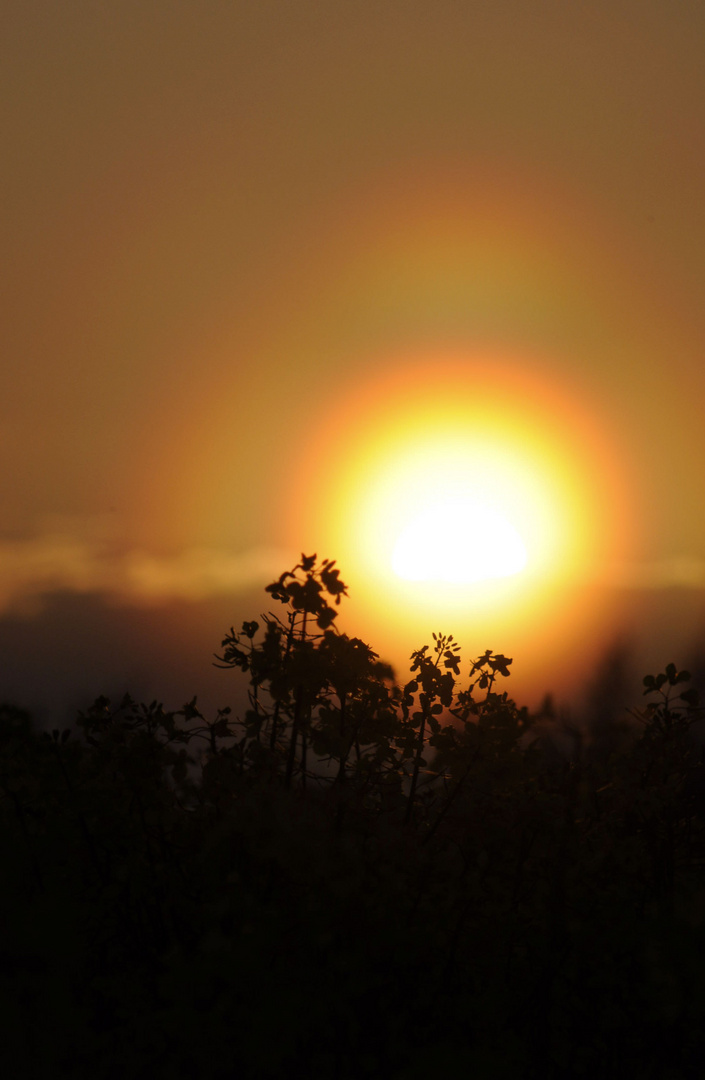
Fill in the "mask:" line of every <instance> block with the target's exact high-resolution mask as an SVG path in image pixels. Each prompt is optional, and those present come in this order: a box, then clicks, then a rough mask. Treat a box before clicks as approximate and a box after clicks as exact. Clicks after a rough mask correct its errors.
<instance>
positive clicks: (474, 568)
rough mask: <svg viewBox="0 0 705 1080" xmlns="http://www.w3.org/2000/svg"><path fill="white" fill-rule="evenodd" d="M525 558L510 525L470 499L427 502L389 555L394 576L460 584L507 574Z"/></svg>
mask: <svg viewBox="0 0 705 1080" xmlns="http://www.w3.org/2000/svg"><path fill="white" fill-rule="evenodd" d="M526 562H527V555H526V548H525V546H524V543H523V541H522V539H521V537H520V535H519V533H518V532H517V530H516V529H515V528H514V526H513V525H511V524H510V523H509V522H508V521H507V520H506V518H504V517H502V515H501V514H498V513H496V512H495V511H494V510H492V509H491V508H490V507H487V506H484V505H483V504H482V503H479V502H475V501H472V500H469V499H463V500H462V501H453V502H450V501H446V502H440V503H435V504H434V505H432V506H427V507H426V508H425V509H424V510H423V511H421V512H420V513H419V514H418V515H417V516H416V517H414V518H413V519H412V521H411V522H410V523H409V524H408V525H407V526H406V528H404V529H403V530H402V532H401V534H400V536H399V538H398V540H397V542H396V545H395V548H394V552H393V555H392V569H393V570H394V572H395V574H397V576H398V577H401V578H404V579H405V580H407V581H444V582H448V583H451V584H459V585H460V584H462V585H465V584H470V583H471V582H475V581H487V580H488V579H490V578H503V577H510V576H511V575H512V574H518V573H519V572H520V571H521V570H523V569H524V567H525V566H526Z"/></svg>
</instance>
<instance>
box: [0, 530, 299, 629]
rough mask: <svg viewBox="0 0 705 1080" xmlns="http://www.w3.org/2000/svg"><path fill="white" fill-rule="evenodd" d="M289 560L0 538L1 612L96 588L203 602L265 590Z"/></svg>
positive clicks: (50, 537) (281, 553) (274, 555)
mask: <svg viewBox="0 0 705 1080" xmlns="http://www.w3.org/2000/svg"><path fill="white" fill-rule="evenodd" d="M295 559H296V556H294V557H293V561H295ZM291 563H292V552H290V551H285V550H283V549H281V548H276V547H255V548H251V549H249V550H247V551H242V552H233V551H228V550H225V549H222V548H220V549H217V548H205V547H198V548H190V549H187V550H184V551H181V552H179V553H178V554H176V555H171V556H161V555H156V554H153V553H150V552H148V551H145V550H139V549H131V550H127V551H120V552H117V551H115V550H111V549H110V547H109V545H107V544H105V543H102V542H101V541H100V540H94V539H80V538H77V537H75V536H71V535H69V534H62V533H54V534H51V533H49V534H46V535H43V536H38V537H35V538H32V539H29V540H0V612H3V611H8V610H10V609H12V608H13V607H17V606H18V605H19V606H23V605H27V604H28V603H30V604H32V603H35V604H36V603H37V602H39V600H40V598H41V597H42V596H43V595H45V594H48V593H52V592H58V591H69V592H77V593H100V594H103V595H107V596H109V597H110V598H111V599H112V600H114V601H115V602H118V603H125V604H135V605H145V604H158V603H161V602H164V601H167V600H174V599H185V600H203V599H207V598H208V597H211V596H215V595H218V594H225V593H234V592H239V591H242V590H244V589H247V588H250V587H253V586H262V587H263V586H264V585H266V584H268V583H269V582H270V581H272V580H273V579H274V578H276V577H278V576H279V574H280V573H281V571H282V569H283V568H285V567H287V566H288V565H290V564H291Z"/></svg>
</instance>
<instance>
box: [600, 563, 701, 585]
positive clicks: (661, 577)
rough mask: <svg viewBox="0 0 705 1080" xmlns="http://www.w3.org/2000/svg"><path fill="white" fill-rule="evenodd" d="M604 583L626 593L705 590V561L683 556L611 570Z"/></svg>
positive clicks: (606, 574) (610, 568) (604, 577)
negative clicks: (632, 591) (637, 590)
mask: <svg viewBox="0 0 705 1080" xmlns="http://www.w3.org/2000/svg"><path fill="white" fill-rule="evenodd" d="M603 580H604V583H605V584H606V585H612V586H615V587H616V588H623V589H672V588H682V589H704V588H705V559H696V558H690V557H687V556H681V557H675V558H670V559H656V560H652V561H650V562H633V563H621V564H618V565H614V566H611V567H609V568H608V569H607V571H606V572H605V574H604V576H603Z"/></svg>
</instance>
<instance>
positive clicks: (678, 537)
mask: <svg viewBox="0 0 705 1080" xmlns="http://www.w3.org/2000/svg"><path fill="white" fill-rule="evenodd" d="M0 41H1V45H0V48H1V49H2V58H1V62H0V81H1V82H2V91H1V93H0V103H1V104H0V108H1V109H2V121H3V124H2V132H3V169H2V179H1V183H2V191H1V203H2V208H3V223H4V236H3V252H4V264H3V270H2V273H3V288H2V325H3V331H4V333H3V338H4V355H5V360H4V363H3V365H2V369H1V371H0V380H1V383H0V390H1V396H0V409H1V412H0V421H1V423H0V445H1V446H2V462H3V464H2V506H3V516H2V524H1V526H0V529H1V533H0V604H1V605H2V607H3V610H5V611H16V610H18V607H19V609H22V606H23V605H25V609H26V614H27V617H29V614H28V613H29V612H30V609H29V608H27V607H26V603H27V601H26V598H27V597H28V596H31V595H34V594H36V593H38V592H40V591H42V590H44V591H46V590H47V589H65V590H69V591H76V592H83V593H90V592H96V593H98V594H100V593H102V592H105V591H106V590H107V591H111V592H112V593H115V594H119V595H120V596H121V597H122V600H123V602H129V603H132V602H133V601H134V602H135V603H141V602H143V600H144V598H145V597H147V598H152V599H154V598H155V597H156V598H159V597H162V598H164V599H169V598H174V597H176V598H179V599H185V600H187V601H188V600H193V601H196V600H199V599H201V598H208V597H218V596H220V595H222V594H225V593H228V592H230V593H232V592H233V591H237V589H238V588H239V587H240V585H243V586H244V585H251V584H252V583H257V582H260V579H261V583H262V584H264V582H265V580H266V579H267V578H268V577H269V576H271V572H272V568H276V569H283V568H284V565H283V564H282V563H281V560H282V559H285V558H286V557H287V555H288V553H289V552H292V551H293V552H297V551H298V550H300V548H301V547H302V546H304V544H308V543H309V542H310V543H314V544H317V543H318V539H317V535H316V529H315V528H312V527H311V517H310V513H309V512H308V511H304V509H303V505H304V504H303V502H299V496H300V491H301V485H302V483H303V484H304V487H306V488H307V489H308V493H309V495H310V493H311V491H313V492H314V494H315V498H316V500H317V501H318V503H319V504H320V505H319V508H318V514H319V517H320V518H324V517H325V516H326V513H327V510H326V508H327V505H328V503H327V502H326V500H327V499H328V498H329V495H330V492H329V491H328V490H327V487H328V485H329V484H330V477H328V478H326V474H325V469H323V464H322V466H321V468H322V471H320V472H317V466H316V465H315V462H316V461H317V460H318V458H325V457H327V455H328V451H327V449H326V439H332V441H333V443H335V440H336V438H338V443H336V444H335V445H333V446H332V447H331V453H332V454H333V456H335V455H337V458H336V460H338V459H340V456H341V453H342V454H343V456H344V453H345V448H346V447H347V446H350V447H351V453H352V452H356V451H355V449H354V448H355V447H360V446H364V444H365V440H366V439H367V437H368V435H369V437H370V438H373V437H375V436H376V431H375V432H372V431H370V432H368V431H367V430H366V428H365V424H368V425H369V424H372V423H373V421H372V419H370V416H369V415H368V414H367V413H365V410H364V408H360V409H358V408H357V407H356V406H355V407H353V406H351V405H350V402H360V401H362V402H365V401H366V400H374V401H375V403H376V405H375V407H376V408H378V411H377V413H375V417H376V419H375V420H374V423H375V424H376V425H378V426H379V425H384V424H385V422H386V420H385V412H384V410H387V409H388V416H389V421H390V423H391V422H392V421H394V422H395V423H396V422H399V423H403V422H404V417H403V416H401V417H400V416H399V415H398V413H399V409H400V408H402V406H401V405H399V402H400V401H402V402H403V401H404V395H405V393H406V391H407V390H408V389H409V386H410V385H411V384H412V383H413V385H414V386H416V387H417V389H418V390H419V393H420V394H421V396H422V397H423V396H424V395H425V394H426V393H427V392H430V391H429V390H428V388H431V387H432V388H433V391H434V393H437V394H438V395H439V400H442V397H443V395H444V394H447V395H450V396H451V397H452V395H453V394H454V393H456V392H457V391H455V390H454V388H453V382H452V379H450V377H449V375H448V371H447V367H446V366H445V362H444V360H443V358H444V357H445V356H446V355H447V354H449V353H450V354H452V356H453V358H454V359H453V363H454V364H455V365H456V366H457V364H460V365H461V366H462V365H463V364H464V363H466V366H467V373H466V382H465V383H464V384H463V386H464V387H465V388H472V386H473V385H474V382H473V380H474V379H475V375H476V373H478V377H479V376H481V378H482V379H483V380H484V382H483V386H485V387H487V386H488V385H491V384H492V380H493V373H494V372H495V370H496V401H498V402H500V403H501V401H502V393H503V386H504V383H503V379H505V378H506V372H505V368H504V366H503V364H504V359H505V357H506V358H508V360H510V361H511V364H512V365H514V366H515V367H516V366H517V365H518V366H519V368H521V367H522V365H523V367H524V368H525V369H526V372H527V377H529V378H530V379H531V380H532V385H534V386H535V387H538V390H536V395H537V397H536V399H535V401H539V399H541V397H542V395H541V387H542V386H545V388H546V400H547V401H551V402H553V403H554V404H553V406H552V407H553V408H554V409H556V408H557V406H556V405H555V401H556V400H560V401H564V402H574V403H575V408H576V410H578V411H579V412H580V415H581V416H583V417H585V416H587V417H588V418H590V417H592V418H593V419H594V431H595V432H596V434H594V435H593V436H591V438H593V439H594V440H595V445H598V444H599V445H600V447H601V448H602V453H601V455H600V456H599V462H598V464H596V466H595V469H596V471H597V474H598V476H597V480H598V481H599V475H600V470H602V473H601V475H604V480H605V485H606V487H609V485H610V484H611V483H612V481H611V479H610V478H608V477H607V475H606V473H607V471H609V469H610V460H612V461H613V463H614V472H615V475H618V478H619V484H621V485H622V490H624V491H626V492H627V493H628V497H627V498H626V501H627V502H628V504H629V505H628V508H627V510H626V511H625V514H626V517H627V518H628V521H629V529H628V530H627V532H628V536H627V532H625V534H624V542H623V543H622V545H621V547H620V546H619V545H617V548H615V549H614V552H613V554H614V555H615V561H614V565H612V564H611V565H610V567H608V568H607V569H606V577H609V575H610V574H611V575H612V578H613V583H614V584H616V585H618V586H620V587H623V586H628V587H629V588H630V589H632V590H633V589H646V590H647V591H649V590H650V591H652V592H653V591H657V590H658V589H663V588H664V587H667V586H669V585H675V586H678V587H680V588H683V589H684V590H685V589H686V588H687V589H688V590H689V593H688V600H687V602H688V604H689V605H690V606H691V607H692V606H693V604H696V600H697V595H696V594H697V591H698V589H700V588H701V587H702V586H703V585H705V530H704V528H703V525H704V523H705V512H704V492H703V479H702V478H703V475H704V472H705V436H704V431H703V419H702V417H703V389H704V385H703V384H704V383H705V365H704V364H703V354H704V346H705V304H704V303H703V289H704V286H705V203H704V201H703V191H705V65H703V62H702V58H703V50H704V49H705V7H703V5H702V4H700V3H696V2H695V0H691V2H685V0H675V2H674V0H671V2H666V0H639V2H636V0H635V2H627V0H609V2H607V0H605V2H594V0H592V2H579V0H571V2H566V0H553V2H544V0H531V2H528V0H526V2H518V0H505V2H497V0H494V2H491V3H490V2H476V3H472V2H467V3H459V2H455V0H453V2H451V0H434V2H433V3H430V2H428V3H420V2H416V0H406V2H403V3H402V2H389V0H374V2H366V0H355V2H354V3H353V2H342V0H327V2H325V3H323V2H317V3H314V2H307V0H290V2H285V0H278V2H267V0H257V2H249V3H244V2H239V0H229V2H207V0H206V2H204V0H199V2H198V3H194V2H189V3H186V2H183V0H168V2H166V0H164V2H149V0H139V2H128V0H119V2H118V0H114V2H110V3H108V2H100V0H92V2H83V3H78V2H75V0H62V2H61V3H54V2H51V3H49V2H47V0H39V2H36V3H32V2H27V0H21V2H18V0H9V2H7V0H6V2H5V3H4V4H3V14H2V28H1V33H0ZM405 357H408V358H409V359H408V370H407V369H406V368H405V362H406V361H405ZM435 357H438V358H439V359H438V367H437V370H436V373H435V375H434V363H435V360H434V358H435ZM464 358H466V361H465V360H464ZM493 365H496V368H495V366H493ZM407 383H408V384H409V385H406V384H407ZM509 389H511V388H509ZM469 392H471V390H470V391H469ZM552 395H557V397H553V396H552ZM515 396H516V387H515ZM381 406H384V410H383V411H382V412H380V411H379V409H380V408H381ZM532 407H533V406H532V402H531V401H529V402H527V409H531V408H532ZM566 409H567V411H568V413H569V414H570V415H569V416H568V426H570V423H571V416H572V413H571V409H572V406H570V405H568V406H566ZM370 415H371V414H370ZM547 415H548V420H546V421H545V424H544V426H547V427H550V425H551V421H550V409H549V408H547ZM412 420H413V417H412V419H410V421H409V422H410V423H411V422H412ZM591 422H592V421H591ZM565 423H566V417H565V416H563V417H560V418H559V417H557V426H558V427H560V426H561V424H563V425H565ZM356 424H357V426H356ZM336 425H337V427H336ZM336 430H337V431H338V435H337V436H336V435H330V432H331V431H333V432H335V431H336ZM556 437H557V436H556ZM341 446H342V447H343V450H341ZM312 462H314V465H312V464H311V463H312ZM302 469H306V470H309V471H308V473H307V474H306V476H303V477H302ZM595 480H596V478H595V476H593V477H592V478H591V482H592V483H593V485H594V483H595ZM306 505H309V504H308V503H307V504H306ZM331 505H332V504H331ZM299 506H300V507H301V508H302V509H301V511H300V514H299V509H298V508H299ZM332 512H333V511H332V510H331V513H332ZM297 514H298V515H299V516H297ZM317 520H318V519H317ZM326 535H327V536H328V535H329V534H326ZM330 535H334V534H330ZM322 554H327V555H330V556H331V557H335V556H336V555H337V554H338V552H336V551H325V552H322ZM343 570H344V568H343ZM694 597H695V599H694ZM696 606H697V605H696ZM610 610H611V609H610ZM35 614H36V612H35ZM220 630H221V628H220V627H218V628H216V629H215V632H214V638H215V639H217V638H218V636H219V634H220ZM369 636H370V637H372V632H370V634H369ZM417 644H418V642H416V641H414V642H410V643H409V649H408V651H410V649H411V647H413V646H415V645H417ZM484 644H485V643H484V642H482V643H480V645H481V646H483V647H484ZM496 647H497V648H499V647H500V643H496ZM403 651H404V652H406V651H407V647H406V645H405V646H404V649H403ZM665 659H667V658H665Z"/></svg>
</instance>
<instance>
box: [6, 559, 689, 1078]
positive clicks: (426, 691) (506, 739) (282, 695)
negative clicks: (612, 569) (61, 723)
mask: <svg viewBox="0 0 705 1080" xmlns="http://www.w3.org/2000/svg"><path fill="white" fill-rule="evenodd" d="M268 593H269V595H270V597H271V599H272V601H274V602H276V603H277V604H278V605H279V610H278V613H269V614H267V615H266V616H263V617H261V621H259V622H258V621H250V622H245V623H244V624H243V626H242V629H241V630H240V631H239V632H238V633H236V632H235V631H234V629H232V628H231V629H230V631H229V633H227V634H226V636H225V637H224V639H223V641H222V646H221V650H220V652H219V654H218V658H217V663H218V664H220V665H221V666H223V667H224V668H226V669H228V670H233V671H235V672H236V673H239V674H240V677H243V676H244V677H245V678H246V679H247V681H248V685H249V701H248V706H247V708H246V709H245V711H244V714H243V715H242V716H233V714H232V713H231V712H230V710H228V709H226V708H224V709H221V710H220V711H219V712H217V713H216V715H215V716H213V717H212V718H206V717H205V716H204V715H203V714H202V713H201V711H200V710H199V708H198V704H197V699H196V698H193V699H192V700H191V701H190V702H188V703H187V704H186V705H184V706H183V708H181V709H179V710H176V711H168V710H165V709H164V707H163V706H162V705H161V704H160V703H158V702H151V703H150V704H140V703H137V702H135V701H133V700H132V699H131V698H130V697H125V698H124V699H123V700H122V701H121V702H119V703H118V704H117V705H113V704H112V703H111V702H110V701H108V700H107V699H106V698H99V699H98V700H97V701H96V702H95V703H94V705H93V706H92V707H91V708H90V709H88V710H87V711H85V712H84V713H83V714H81V715H80V716H79V717H78V720H77V724H76V728H75V730H65V731H63V732H60V731H54V732H50V733H39V732H36V731H35V730H34V728H33V726H32V723H31V719H30V717H29V716H28V715H27V714H26V713H25V712H23V711H22V710H21V709H19V708H17V707H14V706H10V705H5V706H3V707H2V708H1V709H0V835H1V836H2V866H3V870H4V871H5V877H6V881H7V882H8V887H7V888H5V889H4V890H3V892H2V894H0V897H1V900H0V903H2V915H3V926H4V927H6V928H7V930H6V933H5V935H4V940H3V944H2V959H3V964H2V967H1V971H2V975H1V976H0V983H1V984H2V986H3V996H4V1001H3V1011H2V1015H3V1022H4V1025H5V1029H6V1030H5V1031H4V1032H3V1034H4V1046H5V1053H6V1056H7V1057H8V1059H11V1060H18V1061H22V1062H23V1074H26V1075H32V1076H34V1075H36V1076H43V1075H47V1076H49V1075H50V1076H52V1077H55V1076H56V1077H61V1076H66V1077H82V1076H91V1077H96V1078H103V1077H105V1078H108V1077H110V1078H112V1077H117V1076H123V1075H136V1076H141V1075H145V1076H150V1077H157V1078H159V1077H166V1076H169V1077H177V1078H178V1077H184V1078H186V1077H189V1078H190V1077H193V1076H204V1077H213V1078H216V1077H217V1078H221V1077H231V1076H237V1077H245V1078H250V1077H251V1078H253V1080H254V1078H258V1080H259V1078H265V1080H267V1078H272V1080H274V1078H284V1077H290V1076H292V1075H298V1074H300V1073H302V1072H303V1071H304V1070H305V1071H306V1072H307V1073H310V1072H312V1071H316V1072H318V1073H319V1074H321V1075H323V1076H333V1075H335V1076H337V1077H341V1078H350V1080H352V1078H355V1080H357V1078H359V1077H365V1076H369V1077H382V1076H384V1077H399V1078H401V1077H411V1078H415V1077H421V1076H425V1075H427V1074H428V1072H429V1071H430V1070H434V1071H437V1070H438V1069H440V1068H445V1069H451V1068H452V1069H454V1070H456V1071H457V1070H458V1069H463V1070H465V1071H467V1072H470V1071H471V1070H472V1071H474V1072H475V1073H476V1074H477V1075H480V1076H483V1077H485V1076H487V1077H501V1076H511V1077H517V1076H527V1077H533V1076H536V1077H538V1076H541V1077H547V1076H548V1077H551V1076H553V1077H571V1076H575V1077H592V1076H594V1075H596V1074H600V1075H617V1074H619V1075H628V1076H632V1075H639V1076H640V1077H641V1076H643V1077H654V1078H655V1077H666V1076H668V1077H681V1076H682V1077H688V1076H692V1075H697V1072H698V1069H699V1064H700V1061H701V1059H702V1052H703V1040H702V1035H701V1024H700V1020H701V1016H702V1009H703V1005H704V1004H705V978H704V977H703V974H702V965H701V964H700V962H699V950H700V948H701V947H702V945H703V944H705V942H704V941H703V938H704V937H705V930H704V929H703V919H702V910H703V907H702V905H703V901H704V900H705V873H704V872H703V867H704V866H705V845H704V839H705V833H704V828H703V817H704V813H705V798H704V795H705V777H704V772H705V766H704V764H703V753H702V747H701V741H700V740H699V736H698V725H699V721H700V720H701V717H702V710H701V709H700V706H699V702H698V699H697V694H696V692H695V691H694V690H692V689H688V681H689V677H688V673H687V672H683V671H680V672H679V671H678V670H677V668H676V667H675V665H673V664H669V665H667V666H666V668H665V670H664V671H663V672H661V673H659V674H657V675H653V676H651V675H650V676H647V677H646V678H645V680H644V687H643V689H644V694H645V696H646V699H647V702H646V704H644V705H642V706H641V707H639V708H637V709H635V710H634V712H633V714H632V723H633V728H632V738H631V742H630V743H629V744H626V743H623V742H622V741H620V742H619V743H615V744H614V745H613V747H612V749H611V750H609V743H608V742H606V743H605V746H608V749H607V750H605V749H601V752H600V753H599V754H576V755H575V756H574V757H573V758H568V757H565V758H560V757H558V756H557V755H556V754H555V752H554V753H549V752H548V751H547V748H546V745H545V741H544V737H543V736H542V735H540V734H539V733H538V732H537V731H536V730H535V729H534V726H533V724H532V716H531V715H530V714H529V712H528V710H526V709H523V708H519V707H518V706H517V705H516V704H515V702H514V701H513V700H512V699H511V698H510V697H509V696H508V695H507V693H506V691H503V690H500V689H499V687H500V685H501V680H503V679H506V678H507V677H508V676H509V674H510V667H511V663H512V661H511V660H510V659H509V658H507V657H505V656H503V655H502V654H501V653H494V652H492V651H491V650H487V651H485V652H484V653H481V654H480V655H478V656H476V657H475V658H474V659H472V660H471V661H469V662H468V661H463V659H462V654H461V650H460V648H459V645H458V643H457V642H456V641H455V640H454V639H453V637H452V636H450V635H445V634H441V633H436V634H434V635H433V638H432V641H433V644H432V645H425V646H423V647H421V648H420V649H417V650H415V651H414V652H413V654H412V656H411V665H410V667H411V670H410V672H409V675H410V678H409V679H408V680H407V681H406V682H405V683H404V684H402V685H401V686H399V685H397V683H396V682H395V679H394V677H393V673H392V671H391V669H390V667H389V666H388V665H386V664H384V663H382V662H381V661H380V659H379V657H378V655H377V654H376V653H375V652H374V651H373V650H372V649H371V647H370V646H369V645H367V644H365V643H364V642H363V641H361V640H360V639H359V638H354V637H349V636H348V635H346V634H345V633H344V632H342V631H340V630H339V629H338V627H337V619H336V616H337V614H338V608H339V604H340V601H341V599H342V598H344V597H345V595H346V593H347V590H346V587H345V585H344V584H343V582H342V581H341V579H340V575H339V573H338V571H337V569H336V567H335V564H334V563H332V562H330V561H329V560H325V561H322V562H319V561H318V560H317V559H316V557H315V556H304V557H302V559H301V561H300V562H299V563H298V564H297V565H296V566H295V567H294V568H293V569H292V570H290V571H287V572H286V573H284V574H283V575H282V576H281V577H280V578H279V579H278V580H277V581H276V582H274V583H273V584H272V585H270V586H269V588H268ZM576 745H578V744H576ZM38 1029H39V1030H41V1032H42V1037H40V1038H38V1037H37V1030H38Z"/></svg>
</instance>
